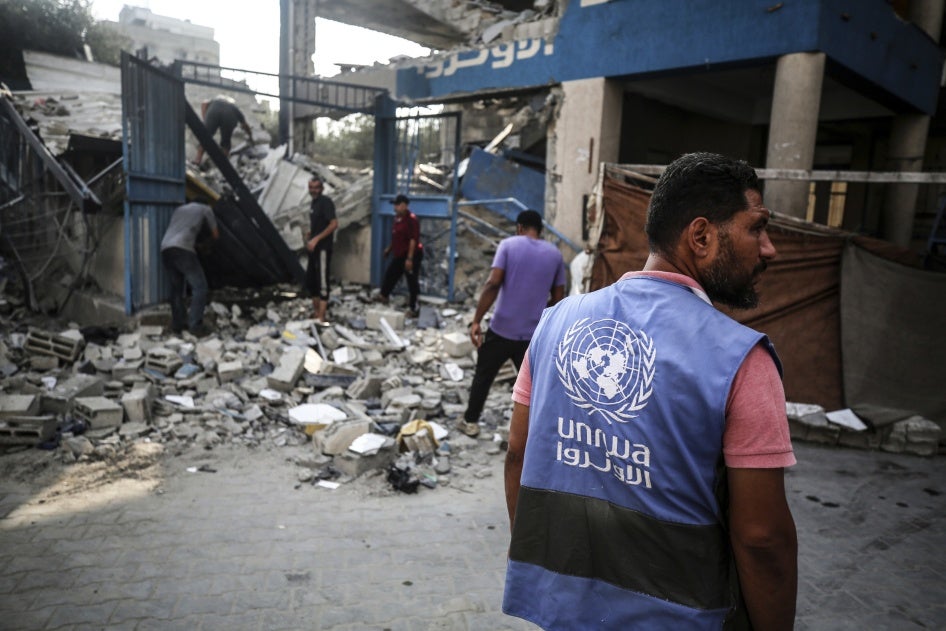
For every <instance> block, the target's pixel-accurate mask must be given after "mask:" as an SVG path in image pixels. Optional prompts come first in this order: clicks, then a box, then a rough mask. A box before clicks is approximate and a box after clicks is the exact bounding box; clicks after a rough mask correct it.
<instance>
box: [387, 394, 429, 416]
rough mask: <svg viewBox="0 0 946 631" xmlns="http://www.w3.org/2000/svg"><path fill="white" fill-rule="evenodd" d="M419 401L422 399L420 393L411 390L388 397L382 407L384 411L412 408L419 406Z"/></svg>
mask: <svg viewBox="0 0 946 631" xmlns="http://www.w3.org/2000/svg"><path fill="white" fill-rule="evenodd" d="M421 401H422V399H421V397H420V395H419V394H415V393H413V392H411V393H408V394H399V395H398V396H395V397H388V404H387V405H385V406H384V409H385V411H386V412H396V411H398V410H407V409H414V408H416V407H418V406H420V403H421Z"/></svg>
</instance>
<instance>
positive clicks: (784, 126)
mask: <svg viewBox="0 0 946 631" xmlns="http://www.w3.org/2000/svg"><path fill="white" fill-rule="evenodd" d="M824 63H825V55H824V53H793V54H791V55H784V56H782V57H780V58H779V60H778V64H777V65H776V69H775V90H774V91H773V94H772V114H771V120H770V122H769V147H768V152H767V154H766V158H765V166H766V168H769V169H811V168H812V165H813V163H814V159H815V138H816V136H817V134H818V111H819V109H820V107H821V84H822V80H823V78H824ZM765 205H766V206H767V207H768V208H771V209H772V210H775V211H778V212H780V213H784V214H786V215H791V216H793V217H800V218H802V219H804V218H805V211H806V210H807V208H808V182H806V181H794V180H767V181H766V182H765Z"/></svg>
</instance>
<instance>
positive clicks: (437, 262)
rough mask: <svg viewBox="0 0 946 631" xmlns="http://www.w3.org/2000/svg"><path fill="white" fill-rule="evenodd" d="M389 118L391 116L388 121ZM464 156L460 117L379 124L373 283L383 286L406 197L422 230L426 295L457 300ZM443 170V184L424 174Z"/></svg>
mask: <svg viewBox="0 0 946 631" xmlns="http://www.w3.org/2000/svg"><path fill="white" fill-rule="evenodd" d="M385 114H386V115H385ZM459 155H460V114H459V112H453V113H446V114H433V115H402V116H395V115H394V113H393V112H392V111H390V110H389V111H388V112H386V113H378V114H377V117H376V119H375V181H374V191H375V195H374V208H375V212H374V213H373V214H372V220H371V251H372V257H371V283H372V284H373V285H380V284H381V277H382V274H383V266H384V258H383V255H382V251H383V250H384V248H385V246H386V244H387V243H388V242H389V241H390V236H391V225H392V222H393V220H394V208H393V206H392V205H391V201H392V200H393V199H394V197H395V196H396V195H397V194H399V193H403V194H405V195H407V196H409V197H410V198H411V204H410V208H411V211H412V212H413V213H414V214H415V215H417V217H418V218H419V219H420V224H421V243H423V244H424V262H423V265H422V266H421V274H420V285H421V293H422V294H427V295H434V296H438V297H441V298H447V299H448V300H453V290H454V283H453V277H454V271H455V267H456V250H457V182H458V176H457V166H458V164H459ZM427 164H433V165H436V167H439V169H442V177H440V178H439V179H438V178H437V177H435V176H432V175H430V174H425V173H424V170H423V165H427Z"/></svg>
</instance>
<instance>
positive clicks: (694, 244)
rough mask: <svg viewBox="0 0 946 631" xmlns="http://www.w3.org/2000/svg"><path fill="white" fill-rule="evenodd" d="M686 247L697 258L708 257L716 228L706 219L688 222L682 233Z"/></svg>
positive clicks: (700, 218)
mask: <svg viewBox="0 0 946 631" xmlns="http://www.w3.org/2000/svg"><path fill="white" fill-rule="evenodd" d="M684 236H685V240H686V244H687V246H688V247H689V248H690V250H691V251H692V252H693V254H694V255H695V256H696V257H697V258H705V257H706V256H709V254H710V250H711V249H712V246H713V241H715V239H716V226H715V225H713V224H712V223H711V222H710V221H709V219H707V218H706V217H697V218H696V219H694V220H693V221H691V222H690V225H689V226H687V229H686V232H685V233H684Z"/></svg>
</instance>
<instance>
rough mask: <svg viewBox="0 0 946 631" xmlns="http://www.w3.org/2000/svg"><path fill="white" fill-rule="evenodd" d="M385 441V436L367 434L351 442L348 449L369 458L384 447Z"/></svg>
mask: <svg viewBox="0 0 946 631" xmlns="http://www.w3.org/2000/svg"><path fill="white" fill-rule="evenodd" d="M386 440H387V436H385V435H383V434H372V433H370V432H369V433H367V434H362V435H361V436H359V437H358V438H356V439H355V440H353V441H351V445H349V446H348V449H349V451H353V452H355V453H356V454H361V455H362V456H371V455H374V454H376V453H378V451H379V450H380V449H381V447H382V446H384V443H385V441H386Z"/></svg>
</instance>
